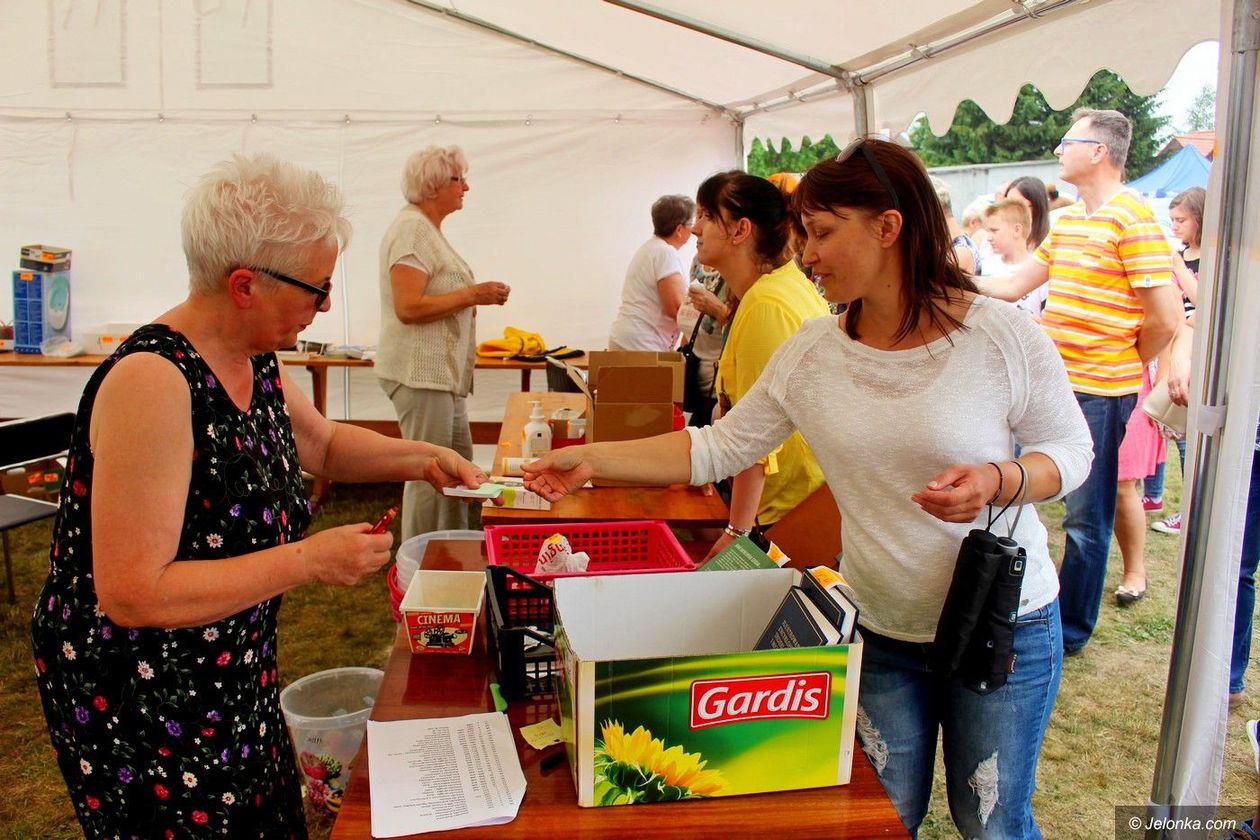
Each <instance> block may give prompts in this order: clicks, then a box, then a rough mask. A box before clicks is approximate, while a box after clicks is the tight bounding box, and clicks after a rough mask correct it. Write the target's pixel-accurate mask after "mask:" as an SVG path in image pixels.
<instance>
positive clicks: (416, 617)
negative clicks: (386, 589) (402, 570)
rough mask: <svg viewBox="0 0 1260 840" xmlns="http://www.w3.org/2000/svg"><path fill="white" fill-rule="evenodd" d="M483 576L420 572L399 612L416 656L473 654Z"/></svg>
mask: <svg viewBox="0 0 1260 840" xmlns="http://www.w3.org/2000/svg"><path fill="white" fill-rule="evenodd" d="M484 582H485V578H484V577H483V576H482V574H481V572H453V571H437V570H430V569H419V570H417V571H416V573H415V574H414V575H412V577H411V583H410V584H409V585H408V586H407V594H406V595H404V596H403V599H402V603H401V604H400V605H399V611H400V612H402V617H403V622H404V623H405V624H406V625H407V641H408V642H409V643H410V645H411V652H412V653H469V652H470V651H471V650H472V644H473V636H474V634H475V633H476V631H477V618H478V616H479V615H480V614H481V602H482V600H483V599H484V597H485V586H484Z"/></svg>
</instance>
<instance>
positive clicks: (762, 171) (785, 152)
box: [748, 134, 840, 178]
mask: <svg viewBox="0 0 1260 840" xmlns="http://www.w3.org/2000/svg"><path fill="white" fill-rule="evenodd" d="M838 154H840V148H839V147H838V146H837V145H836V141H835V140H832V139H831V135H830V134H828V135H826V136H825V137H823V139H822V140H819V141H818V142H817V143H815V142H814V141H812V140H810V139H809V138H808V137H806V138H804V139H802V140H801V147H800V148H799V149H793V148H792V141H790V140H788V139H787V138H786V137H785V138H783V141H782V143H781V144H780V146H779V148H778V149H777V150H776V149H775V148H774V141H773V140H770V139H768V138H767V139H766V141H765V142H764V143H763V142H762V141H761V138H760V137H756V138H753V141H752V148H751V149H750V151H749V152H748V172H749V174H750V175H760V176H761V177H762V178H767V177H769V176H771V175H773V174H774V173H776V172H804V171H805V170H806V169H809V168H810V167H811V166H813V165H814V164H815V163H817V162H818V161H820V160H826V159H827V158H829V157H835V156H836V155H838Z"/></svg>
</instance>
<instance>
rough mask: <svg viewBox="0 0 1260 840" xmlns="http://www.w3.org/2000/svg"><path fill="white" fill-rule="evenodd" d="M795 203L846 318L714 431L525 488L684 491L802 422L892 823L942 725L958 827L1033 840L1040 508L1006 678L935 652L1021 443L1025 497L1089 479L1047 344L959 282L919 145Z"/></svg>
mask: <svg viewBox="0 0 1260 840" xmlns="http://www.w3.org/2000/svg"><path fill="white" fill-rule="evenodd" d="M794 199H795V201H796V203H797V205H796V206H797V208H798V209H799V211H800V214H801V221H802V223H803V227H804V231H805V234H806V245H805V250H804V253H803V258H804V261H805V264H806V265H808V266H810V267H811V268H812V269H813V271H814V276H815V278H816V279H817V280H818V281H819V283H820V285H821V287H822V288H823V291H824V294H825V295H826V297H827V299H828V300H829V301H832V302H834V303H846V304H848V309H847V311H846V312H845V313H844V314H843V315H841V316H839V318H838V319H837V318H836V317H826V318H819V319H816V320H813V321H808V322H806V323H805V325H804V326H803V327H802V328H801V330H800V332H798V333H797V334H796V335H795V336H794V337H793V338H792V339H790V340H789V341H788V342H787V343H786V344H784V345H783V346H782V347H781V348H780V349H779V350H778V352H777V353H776V354H775V355H774V357H772V358H771V360H770V363H769V365H768V366H767V368H766V369H765V372H764V373H763V374H762V375H761V377H760V379H759V380H758V382H757V383H756V384H755V385H754V386H753V389H752V390H751V391H750V392H749V393H748V394H747V395H745V397H744V398H743V399H742V400H741V401H740V402H739V403H737V404H736V405H735V406H734V408H733V409H732V410H731V412H730V413H729V414H728V415H726V416H725V417H723V418H722V419H721V420H719V421H718V422H717V423H715V424H714V425H713V426H710V427H707V428H703V429H688V430H686V431H682V432H675V433H672V434H669V435H662V436H660V437H656V438H649V439H646V440H640V441H629V442H626V443H618V444H594V445H591V446H582V447H572V448H567V449H562V450H558V451H557V452H553V453H550V454H549V455H547V456H545V457H543V458H542V459H540V460H539V461H537V462H535V463H534V464H531V465H528V466H526V468H525V474H526V478H527V486H530V487H531V488H533V489H535V490H537V491H539V492H541V493H543V494H544V495H546V496H547V497H548V498H552V499H555V498H558V497H559V496H561V495H563V494H564V493H566V492H568V491H570V490H572V489H573V488H575V487H578V486H581V484H582V483H583V482H585V481H586V480H587V479H589V478H591V477H592V476H598V477H607V478H625V479H631V480H637V481H654V482H659V483H662V484H667V483H672V482H680V481H690V482H692V483H697V484H699V483H703V482H707V481H712V480H714V479H715V478H718V477H721V476H725V475H730V474H732V473H734V472H737V471H739V470H740V469H743V468H745V467H746V466H747V465H748V464H751V463H753V462H754V461H756V460H757V459H758V458H759V457H761V456H762V455H764V454H765V453H766V452H767V451H769V450H770V449H772V448H773V447H775V446H777V445H778V444H779V443H781V442H782V441H783V440H784V439H785V438H786V437H787V436H788V435H789V434H790V433H791V432H793V431H795V430H799V431H800V432H801V433H802V434H803V435H804V437H805V439H806V441H808V443H809V445H810V447H811V449H813V451H814V454H815V456H816V457H817V459H818V463H819V465H820V466H821V467H822V469H823V473H824V474H825V476H826V478H827V482H828V484H829V485H830V487H831V490H832V492H833V494H834V495H835V498H836V502H837V504H838V506H839V508H840V513H841V517H842V525H841V533H842V537H843V544H844V554H843V556H842V558H841V561H840V571H841V573H842V574H843V575H844V576H845V578H846V579H847V581H848V586H849V594H850V595H851V596H852V597H853V598H854V600H855V601H857V603H858V605H859V607H860V609H861V624H862V635H863V638H864V641H865V645H864V651H863V655H862V672H861V685H860V689H859V704H860V710H859V713H858V734H859V736H860V740H861V742H862V747H863V749H864V751H865V752H866V754H867V757H868V758H869V759H870V760H871V763H872V764H873V765H874V766H875V769H876V771H877V772H878V773H879V776H880V780H881V781H882V782H883V784H884V787H885V789H886V790H887V791H888V794H889V797H890V798H891V799H892V801H893V804H894V806H895V807H896V808H897V812H898V814H899V815H900V816H901V818H902V821H903V822H904V823H905V825H906V827H907V828H908V829H909V830H910V832H911V833H912V834H914V833H916V832H917V830H918V826H919V824H920V822H921V821H922V820H923V817H924V815H925V813H926V811H927V806H928V800H929V797H930V795H931V789H932V775H933V768H934V763H935V752H936V743H937V736H938V733H939V732H942V731H943V735H944V759H945V773H946V790H947V792H948V796H949V803H950V812H951V814H952V815H953V818H954V822H955V823H956V825H957V826H958V829H959V831H960V832H961V833H962V835H963V836H964V837H1040V836H1041V835H1040V832H1039V830H1038V829H1037V825H1036V823H1035V821H1034V820H1033V816H1032V807H1031V800H1032V793H1033V788H1034V786H1035V774H1036V767H1037V757H1038V754H1039V752H1040V749H1041V740H1042V736H1043V734H1044V732H1045V727H1046V724H1047V722H1048V720H1049V717H1050V711H1051V708H1052V707H1053V704H1054V697H1055V694H1056V693H1057V691H1058V685H1059V676H1060V672H1061V668H1062V656H1063V642H1062V629H1061V625H1060V620H1059V610H1058V600H1057V594H1058V580H1057V578H1056V576H1055V571H1054V566H1053V565H1052V564H1051V561H1050V556H1049V552H1048V550H1047V547H1046V532H1045V529H1044V528H1043V527H1042V525H1041V523H1040V521H1039V520H1038V519H1037V516H1036V513H1035V512H1034V511H1031V510H1029V511H1026V512H1025V514H1024V516H1023V517H1022V518H1021V519H1020V520H1019V523H1018V526H1017V527H1016V528H1015V532H1014V537H1015V539H1016V541H1017V542H1018V543H1019V544H1020V545H1021V546H1022V547H1024V548H1025V549H1026V550H1027V553H1028V563H1027V571H1026V573H1025V576H1024V581H1023V589H1022V592H1021V598H1020V605H1019V608H1018V619H1017V621H1016V626H1015V635H1014V649H1013V654H1014V657H1013V660H1012V661H1013V662H1014V670H1013V671H1012V672H1011V673H1010V675H1009V679H1008V681H1007V682H1006V684H1005V685H1004V686H1003V687H1001V688H999V689H997V690H995V691H992V692H991V693H987V694H979V693H976V692H974V691H972V690H970V689H969V688H967V687H966V686H965V685H964V684H963V683H962V681H961V680H960V679H958V678H957V677H953V678H950V679H948V680H943V679H941V678H940V677H938V676H937V675H936V674H934V673H933V672H932V670H931V663H932V658H931V653H932V642H933V639H934V638H935V635H936V626H937V620H938V618H939V617H940V613H941V608H942V605H943V603H944V601H945V595H946V593H947V591H948V589H949V584H950V580H951V577H952V574H953V571H954V562H955V559H956V557H957V555H958V549H959V544H960V543H961V541H962V539H963V538H964V537H965V536H966V535H967V532H968V531H969V530H970V529H972V528H975V527H984V524H985V522H984V514H985V508H986V504H995V505H1001V504H1003V503H1005V502H1008V501H1010V500H1011V499H1012V498H1013V497H1014V496H1015V494H1016V492H1017V488H1018V487H1019V485H1020V467H1019V466H1017V465H1016V464H1015V463H1014V461H1015V457H1014V453H1015V445H1016V444H1018V446H1019V447H1020V455H1019V458H1018V460H1019V463H1020V465H1021V466H1022V467H1023V468H1024V470H1026V472H1027V475H1028V482H1027V484H1028V487H1027V491H1028V492H1027V498H1028V500H1030V501H1042V500H1045V499H1052V498H1058V497H1059V496H1061V495H1063V494H1064V493H1066V492H1067V491H1069V490H1071V489H1073V488H1074V487H1076V486H1077V485H1079V484H1080V483H1081V482H1082V481H1083V480H1084V478H1085V476H1086V474H1087V473H1088V471H1089V465H1090V461H1091V459H1092V448H1091V444H1090V438H1089V431H1088V429H1087V427H1086V425H1085V420H1084V417H1083V416H1082V415H1081V413H1080V409H1079V408H1077V405H1076V401H1075V399H1074V398H1073V397H1072V392H1071V390H1070V388H1069V386H1068V381H1067V375H1066V373H1065V372H1064V369H1063V364H1062V362H1061V361H1060V359H1059V355H1058V353H1057V352H1055V349H1054V347H1053V345H1052V344H1051V343H1050V341H1049V339H1048V338H1046V336H1045V335H1044V334H1043V333H1042V332H1041V331H1040V329H1039V328H1038V327H1037V325H1036V324H1034V323H1033V322H1032V321H1031V320H1030V319H1028V318H1027V317H1026V316H1024V315H1023V314H1022V313H1020V312H1018V311H1017V310H1016V309H1015V308H1014V307H1012V306H1010V305H1009V304H1006V303H1002V302H1000V301H995V300H992V299H989V298H985V297H983V296H980V295H978V294H976V292H975V287H974V285H973V284H972V282H971V280H970V278H968V277H967V276H966V275H965V274H964V273H963V272H962V271H961V270H960V269H959V267H958V265H957V263H956V261H955V259H954V258H953V256H952V250H951V249H950V241H949V236H948V232H947V228H946V225H945V218H944V215H943V213H942V211H941V206H940V203H939V202H938V201H937V199H936V195H935V193H934V191H933V190H932V186H931V183H930V182H929V181H928V176H927V172H926V170H925V169H924V168H923V164H922V163H921V162H920V161H919V160H918V158H916V157H915V156H914V155H913V153H911V152H909V151H907V150H905V149H903V148H901V147H899V146H898V145H896V144H894V143H888V142H884V141H879V140H861V141H859V142H856V143H854V144H853V145H852V146H850V148H849V149H847V150H846V153H845V154H841V156H840V157H839V158H837V159H836V160H832V161H827V162H824V163H821V164H819V165H817V166H815V167H814V168H813V169H811V170H810V171H809V173H808V174H806V176H805V178H804V180H803V181H802V183H801V186H800V188H799V189H798V191H797V192H796V194H795V196H794ZM1011 518H1012V517H1010V516H1008V517H1007V521H1009V520H1010V519H1011ZM999 526H1000V527H1003V530H1002V531H1001V533H1003V534H1005V529H1004V528H1005V523H999Z"/></svg>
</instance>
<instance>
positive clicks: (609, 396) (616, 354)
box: [565, 350, 683, 443]
mask: <svg viewBox="0 0 1260 840" xmlns="http://www.w3.org/2000/svg"><path fill="white" fill-rule="evenodd" d="M587 358H588V366H587V379H586V380H583V379H582V375H581V374H580V373H579V372H578V371H577V370H576V369H575V368H573V367H572V366H571V365H566V366H565V367H566V368H567V369H568V373H569V378H570V379H571V380H573V382H575V383H576V384H577V385H578V387H579V388H581V390H582V393H584V394H586V418H587V420H586V441H587V443H597V442H599V441H605V440H635V439H637V438H645V437H652V436H653V435H660V434H665V433H666V432H669V431H672V430H673V428H674V403H675V402H681V400H682V385H683V359H682V354H680V353H658V352H655V351H650V350H607V351H599V352H594V353H591V354H589V355H588V357H587Z"/></svg>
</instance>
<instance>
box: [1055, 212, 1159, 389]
mask: <svg viewBox="0 0 1260 840" xmlns="http://www.w3.org/2000/svg"><path fill="white" fill-rule="evenodd" d="M1033 259H1035V260H1037V261H1038V262H1039V263H1041V264H1042V265H1044V266H1045V267H1046V269H1047V270H1048V271H1049V273H1050V292H1049V296H1048V298H1047V299H1046V308H1045V312H1044V313H1043V314H1042V317H1041V325H1042V327H1043V328H1044V329H1045V331H1046V333H1047V334H1048V335H1049V336H1050V338H1051V339H1053V341H1054V343H1055V346H1056V347H1057V348H1058V349H1059V355H1061V356H1062V357H1063V365H1064V367H1066V368H1067V372H1068V380H1069V381H1070V382H1071V384H1072V390H1073V391H1076V392H1077V393H1081V394H1096V395H1098V396H1104V397H1118V396H1123V395H1125V394H1136V393H1137V392H1138V391H1139V390H1140V389H1141V388H1142V360H1141V358H1140V357H1139V356H1138V351H1137V337H1138V330H1139V329H1140V328H1141V326H1142V316H1143V309H1142V305H1141V303H1140V302H1139V301H1138V297H1137V294H1136V293H1135V292H1134V291H1133V290H1134V289H1135V288H1137V289H1149V288H1153V287H1156V286H1167V285H1169V284H1171V283H1172V282H1173V276H1172V250H1171V249H1170V248H1169V247H1168V241H1167V240H1166V239H1165V238H1164V233H1163V231H1162V230H1161V229H1160V226H1159V223H1158V222H1157V221H1155V215H1154V214H1153V213H1152V212H1151V208H1150V207H1149V206H1148V205H1147V203H1146V201H1145V200H1144V199H1143V198H1142V197H1141V196H1140V195H1138V193H1136V192H1134V191H1133V190H1131V189H1128V188H1127V187H1126V188H1124V189H1122V190H1121V191H1120V192H1119V193H1117V194H1116V195H1115V196H1114V197H1113V198H1112V199H1111V200H1110V201H1108V202H1107V203H1106V204H1104V205H1103V206H1101V207H1099V208H1098V209H1097V210H1095V211H1094V213H1093V215H1090V214H1089V213H1087V212H1086V211H1085V204H1084V202H1077V203H1076V204H1073V205H1072V206H1071V207H1070V208H1068V209H1067V211H1066V212H1065V213H1064V214H1063V216H1062V217H1060V219H1059V220H1058V221H1057V222H1056V223H1055V225H1054V227H1053V228H1051V229H1050V234H1049V235H1048V236H1047V237H1046V239H1045V241H1044V242H1042V243H1041V246H1040V247H1039V248H1037V250H1036V251H1035V252H1034V253H1033Z"/></svg>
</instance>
